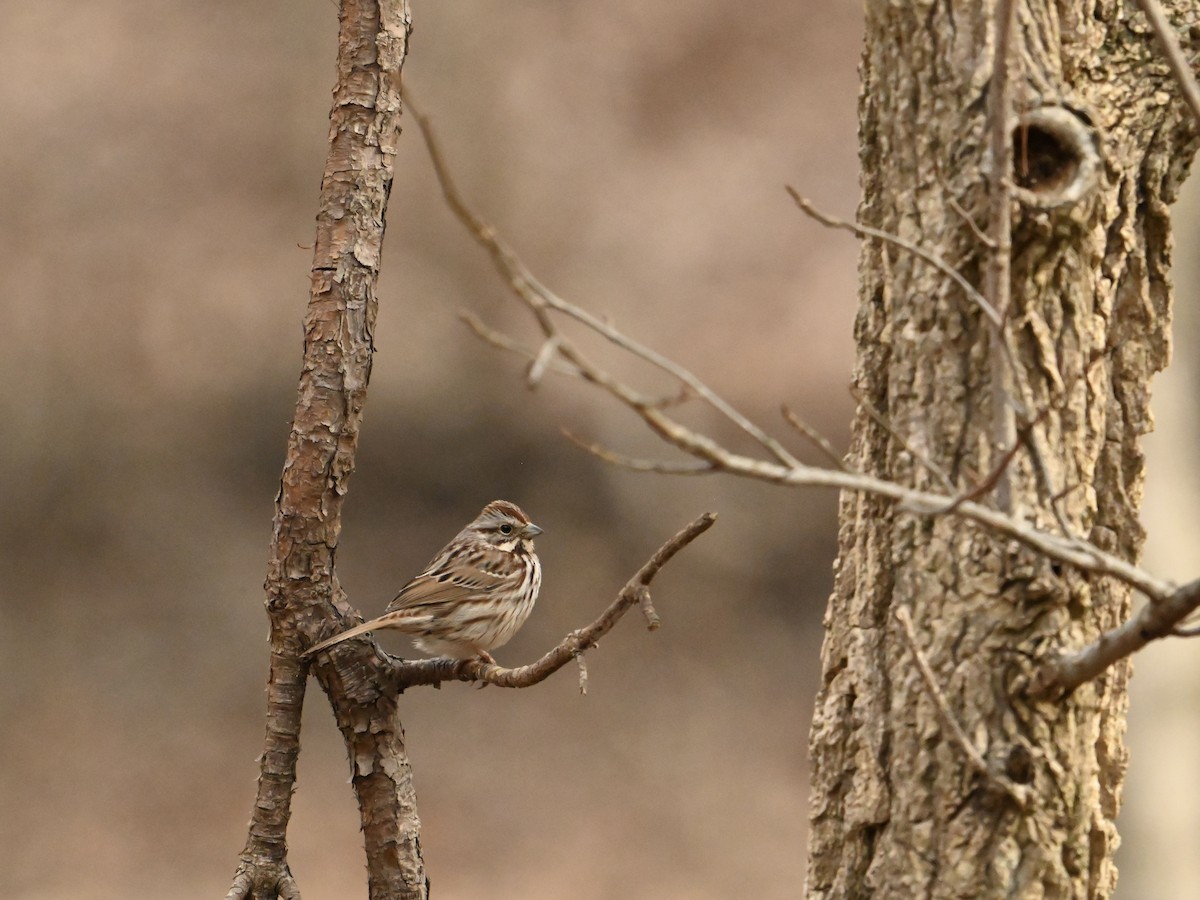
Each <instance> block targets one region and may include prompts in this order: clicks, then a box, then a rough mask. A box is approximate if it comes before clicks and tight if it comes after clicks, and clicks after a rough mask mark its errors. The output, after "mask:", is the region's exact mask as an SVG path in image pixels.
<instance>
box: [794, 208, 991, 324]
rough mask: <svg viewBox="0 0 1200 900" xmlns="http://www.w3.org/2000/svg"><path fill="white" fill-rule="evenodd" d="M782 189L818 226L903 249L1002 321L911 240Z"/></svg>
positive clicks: (971, 288) (954, 273) (939, 260)
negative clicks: (832, 212)
mask: <svg viewBox="0 0 1200 900" xmlns="http://www.w3.org/2000/svg"><path fill="white" fill-rule="evenodd" d="M784 189H785V190H786V191H787V192H788V193H789V194H790V195H791V197H792V200H794V201H795V202H796V205H797V206H798V207H800V209H801V210H802V211H803V212H804V213H805V214H806V215H808V216H810V217H812V218H813V219H816V220H817V221H818V222H820V223H821V224H822V225H825V226H826V227H828V228H840V229H842V230H843V231H849V232H851V233H853V234H856V235H858V236H859V237H872V238H875V239H877V240H880V241H884V242H885V243H888V244H894V245H895V246H897V247H899V248H901V249H902V250H907V251H908V252H909V253H911V254H912V255H913V256H916V257H919V258H920V259H923V260H925V262H927V263H929V264H930V265H931V266H933V267H934V268H935V269H937V270H938V271H939V272H941V273H942V274H943V275H945V276H946V277H948V278H949V279H950V280H951V281H953V282H954V283H955V284H957V285H958V286H959V287H960V288H962V290H963V293H965V294H966V295H967V297H968V298H970V300H971V302H972V303H974V304H975V305H976V306H978V307H979V308H980V309H981V310H982V311H983V314H984V315H986V316H987V317H988V319H990V320H991V323H992V324H993V325H995V326H996V327H997V328H999V327H1000V325H1001V323H1002V322H1003V321H1004V320H1003V319H1002V318H1001V316H1000V313H999V312H997V310H996V307H994V306H993V305H992V304H991V303H989V302H988V300H987V298H986V297H984V296H983V294H981V293H979V291H978V290H977V289H976V288H975V285H973V284H971V282H969V281H967V279H966V278H964V277H963V274H962V273H961V272H960V271H958V269H956V268H954V266H952V265H950V263H948V262H946V260H944V259H942V257H940V256H938V255H937V254H936V253H934V252H933V251H932V250H926V249H925V248H924V247H922V246H920V245H919V244H914V243H913V242H912V241H907V240H905V239H904V238H902V237H900V236H899V235H896V234H891V233H890V232H887V231H880V230H879V229H878V228H872V227H871V226H869V225H863V224H861V223H859V222H847V221H846V220H845V219H838V218H835V217H834V216H829V215H826V214H825V213H823V212H821V211H820V210H819V209H817V208H816V207H815V206H813V205H812V204H811V203H810V202H809V201H808V200H806V199H805V198H804V197H801V196H800V194H799V192H798V191H797V190H796V189H795V188H794V187H792V186H791V185H785V186H784Z"/></svg>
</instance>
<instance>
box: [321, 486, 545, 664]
mask: <svg viewBox="0 0 1200 900" xmlns="http://www.w3.org/2000/svg"><path fill="white" fill-rule="evenodd" d="M541 533H542V529H541V528H539V527H538V526H537V525H535V524H533V522H532V521H530V519H529V516H527V515H525V513H524V512H523V511H522V510H521V508H520V507H519V506H517V505H516V504H515V503H511V502H509V501H507V500H494V501H492V502H491V503H489V504H488V505H487V506H485V507H484V508H483V511H482V512H480V513H479V515H478V516H476V517H475V519H474V520H473V521H472V522H471V523H470V524H469V525H467V527H466V528H464V529H463V530H462V531H460V532H459V533H458V535H457V536H456V537H455V538H454V540H452V541H450V543H448V544H447V545H446V546H445V547H443V548H442V550H441V552H439V553H438V554H437V556H435V557H434V558H433V559H432V560H431V561H430V562H429V565H428V566H426V567H425V570H424V571H423V572H421V574H420V575H417V576H416V577H415V578H413V579H412V580H411V581H410V582H408V584H406V585H404V587H403V588H401V589H400V593H398V594H397V595H396V596H395V598H394V599H393V600H392V602H391V603H389V604H388V605H387V609H386V610H385V611H384V613H383V615H381V616H379V617H378V618H376V619H372V620H371V621H369V622H364V623H363V624H362V625H358V626H356V627H354V628H351V629H349V630H348V631H343V632H342V633H341V634H338V635H335V636H334V637H331V638H329V639H328V640H324V641H321V642H320V643H319V644H316V645H315V646H313V647H310V648H309V649H308V650H307V651H306V652H305V654H304V655H305V656H313V655H315V654H317V653H320V652H321V651H322V650H327V649H329V648H330V647H332V646H334V645H336V644H340V643H341V642H342V641H347V640H349V639H350V638H354V637H358V636H359V635H362V634H366V633H367V632H369V631H382V630H385V629H390V630H392V631H399V632H401V633H402V634H407V635H410V636H411V637H412V638H413V645H414V646H415V647H416V648H417V649H418V650H420V651H421V652H422V653H426V654H428V655H430V656H448V657H451V658H453V659H482V660H483V661H484V662H487V663H490V664H492V665H495V664H496V661H495V659H493V658H492V655H491V654H490V653H489V652H488V651H489V650H494V649H495V648H497V647H501V646H503V645H504V644H506V643H508V641H509V640H511V638H512V636H513V635H514V634H516V633H517V631H518V629H520V627H521V626H522V625H523V624H525V620H526V619H527V618H529V613H530V612H531V611H532V610H533V604H534V603H535V602H536V600H537V595H538V590H539V589H540V588H541V586H542V564H541V562H540V561H539V560H538V557H537V553H536V552H535V551H534V547H533V539H534V538H535V537H537V536H538V535H539V534H541Z"/></svg>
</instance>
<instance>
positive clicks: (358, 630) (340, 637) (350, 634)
mask: <svg viewBox="0 0 1200 900" xmlns="http://www.w3.org/2000/svg"><path fill="white" fill-rule="evenodd" d="M378 627H379V623H378V622H375V621H371V622H364V623H363V624H361V625H356V626H355V627H354V628H351V629H350V630H349V631H343V632H342V633H341V634H335V635H334V636H333V637H331V638H329V639H328V640H325V641H321V643H319V644H317V645H316V646H313V647H309V648H308V649H307V650H305V651H304V655H305V656H312V655H313V654H315V653H320V652H321V651H322V650H326V649H328V648H329V647H332V646H333V645H334V644H340V643H341V642H342V641H348V640H350V638H354V637H358V636H359V635H360V634H366V633H367V632H368V631H374V630H375V629H376V628H378Z"/></svg>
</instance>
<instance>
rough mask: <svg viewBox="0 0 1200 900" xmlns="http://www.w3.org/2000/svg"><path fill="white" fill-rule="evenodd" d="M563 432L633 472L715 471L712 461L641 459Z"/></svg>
mask: <svg viewBox="0 0 1200 900" xmlns="http://www.w3.org/2000/svg"><path fill="white" fill-rule="evenodd" d="M562 433H563V436H564V437H565V438H566V439H567V440H568V441H570V442H571V443H572V444H574V445H575V446H577V447H580V448H581V449H583V450H586V451H587V452H588V453H590V454H592V456H595V457H596V458H597V459H602V460H604V462H606V463H609V464H611V465H614V466H620V467H621V468H623V469H629V470H631V471H633V472H657V473H658V474H660V475H710V474H712V472H713V471H714V467H713V464H712V463H710V462H687V463H668V462H662V461H660V460H657V459H639V458H637V457H634V456H626V455H625V454H624V453H617V452H616V451H615V450H610V449H609V448H608V447H605V446H603V445H601V444H593V443H591V442H590V441H585V440H584V439H583V438H581V437H579V436H578V435H577V434H575V433H573V432H571V431H568V430H567V429H565V428H564V429H562Z"/></svg>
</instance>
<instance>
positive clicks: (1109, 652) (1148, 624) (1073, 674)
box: [1032, 579, 1200, 697]
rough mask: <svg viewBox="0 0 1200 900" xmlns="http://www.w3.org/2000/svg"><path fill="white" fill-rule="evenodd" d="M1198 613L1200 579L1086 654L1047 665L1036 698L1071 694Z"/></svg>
mask: <svg viewBox="0 0 1200 900" xmlns="http://www.w3.org/2000/svg"><path fill="white" fill-rule="evenodd" d="M1197 609H1200V579H1198V580H1196V581H1191V582H1188V583H1187V584H1185V585H1183V586H1182V587H1180V588H1178V589H1176V590H1175V591H1173V592H1172V593H1171V594H1170V595H1169V596H1167V597H1165V598H1162V599H1160V600H1159V602H1157V603H1147V604H1146V605H1145V606H1143V607H1142V608H1141V609H1139V610H1138V611H1137V612H1136V613H1134V614H1133V616H1132V617H1131V618H1130V619H1128V620H1127V621H1126V622H1124V623H1122V624H1121V625H1118V626H1117V627H1116V628H1113V629H1112V630H1110V631H1106V632H1104V634H1102V635H1100V637H1099V638H1098V639H1097V640H1096V641H1095V642H1094V643H1092V644H1089V645H1088V646H1087V647H1085V648H1084V649H1083V650H1080V651H1079V652H1078V653H1068V654H1064V655H1063V656H1061V657H1059V658H1058V659H1057V660H1055V661H1054V662H1052V663H1050V664H1049V665H1047V666H1046V667H1045V668H1044V669H1043V670H1042V671H1041V672H1040V673H1039V675H1038V677H1037V678H1036V679H1035V680H1034V683H1033V686H1032V692H1033V694H1034V695H1035V696H1042V697H1046V696H1054V695H1063V694H1069V693H1070V692H1071V691H1073V690H1075V688H1077V687H1079V686H1080V685H1081V684H1083V683H1084V682H1085V681H1091V680H1092V679H1093V678H1095V677H1096V676H1097V675H1099V674H1100V673H1101V672H1103V671H1104V670H1105V669H1107V668H1108V667H1109V666H1111V665H1112V664H1113V663H1115V662H1116V661H1117V660H1119V659H1124V658H1125V657H1126V656H1129V655H1130V654H1133V653H1136V652H1137V651H1138V650H1141V649H1142V648H1143V647H1145V646H1146V645H1147V644H1148V643H1150V642H1151V641H1155V640H1158V639H1159V638H1164V637H1168V636H1169V635H1171V634H1172V633H1173V632H1174V631H1175V626H1177V625H1178V624H1179V623H1180V622H1182V621H1183V620H1184V619H1185V618H1187V617H1188V616H1189V615H1191V614H1192V613H1193V612H1195V611H1196V610H1197Z"/></svg>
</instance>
